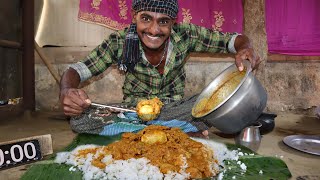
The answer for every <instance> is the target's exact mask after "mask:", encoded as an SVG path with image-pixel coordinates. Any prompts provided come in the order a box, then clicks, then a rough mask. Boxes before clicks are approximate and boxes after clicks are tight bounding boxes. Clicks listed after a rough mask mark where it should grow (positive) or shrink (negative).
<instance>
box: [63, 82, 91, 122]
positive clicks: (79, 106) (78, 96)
mask: <svg viewBox="0 0 320 180" xmlns="http://www.w3.org/2000/svg"><path fill="white" fill-rule="evenodd" d="M60 101H61V104H62V107H63V111H64V114H65V115H67V116H77V115H80V114H81V113H82V112H83V111H84V110H85V109H86V108H88V107H89V106H90V104H91V101H90V99H89V97H88V95H87V94H86V93H85V92H84V91H83V90H82V89H76V88H65V89H62V90H61V92H60Z"/></svg>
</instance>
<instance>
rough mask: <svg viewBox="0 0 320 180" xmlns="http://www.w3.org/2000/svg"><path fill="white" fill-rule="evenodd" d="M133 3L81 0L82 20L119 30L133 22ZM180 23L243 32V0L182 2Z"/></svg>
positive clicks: (80, 11)
mask: <svg viewBox="0 0 320 180" xmlns="http://www.w3.org/2000/svg"><path fill="white" fill-rule="evenodd" d="M131 1H132V0H80V8H79V14H78V18H79V19H80V20H83V21H87V22H92V23H96V24H100V25H103V26H106V27H108V28H111V29H114V30H119V29H123V28H125V27H128V26H129V24H130V23H131ZM178 22H180V23H181V22H184V23H193V24H197V25H199V26H204V27H207V28H210V29H214V30H218V31H223V32H238V33H241V32H242V27H243V6H242V0H179V14H178Z"/></svg>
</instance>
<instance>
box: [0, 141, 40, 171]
mask: <svg viewBox="0 0 320 180" xmlns="http://www.w3.org/2000/svg"><path fill="white" fill-rule="evenodd" d="M40 159H42V155H41V151H40V144H39V141H38V140H29V141H21V142H16V143H11V144H4V145H0V169H4V168H9V167H13V166H18V165H21V164H25V163H29V162H32V161H37V160H40Z"/></svg>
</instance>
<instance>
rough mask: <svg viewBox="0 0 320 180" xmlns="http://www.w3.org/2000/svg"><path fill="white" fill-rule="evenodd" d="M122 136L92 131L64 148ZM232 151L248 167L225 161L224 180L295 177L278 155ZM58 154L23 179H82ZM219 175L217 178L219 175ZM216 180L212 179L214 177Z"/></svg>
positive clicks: (103, 142) (108, 140)
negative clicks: (242, 167)
mask: <svg viewBox="0 0 320 180" xmlns="http://www.w3.org/2000/svg"><path fill="white" fill-rule="evenodd" d="M119 139H120V135H118V136H99V135H91V134H79V135H78V136H77V137H76V138H75V139H74V140H73V142H72V143H71V144H70V145H69V146H67V147H66V148H65V149H63V150H62V151H71V150H73V149H74V148H75V147H77V146H79V145H84V144H96V145H107V144H110V143H112V142H114V141H116V140H119ZM227 148H228V149H229V150H235V149H238V150H239V149H240V151H241V152H243V153H244V154H248V155H244V156H240V157H239V161H241V162H242V163H244V164H245V165H246V166H247V169H246V171H243V170H242V169H241V168H240V166H239V165H238V164H237V162H238V161H233V160H225V167H223V169H222V171H223V176H220V177H222V179H227V180H229V179H237V180H256V179H259V180H270V179H277V180H286V179H289V178H290V177H291V173H290V171H289V169H288V167H287V165H286V164H285V163H284V161H282V160H281V159H278V158H275V157H267V156H261V155H258V154H256V153H254V152H253V151H251V150H250V149H248V148H246V147H243V146H239V145H234V144H227ZM53 159H54V156H51V157H49V158H48V160H45V161H40V162H39V163H36V164H34V165H32V166H31V167H30V168H29V169H28V170H27V171H26V173H24V174H23V176H22V177H21V179H22V180H37V179H39V180H40V179H41V180H42V179H46V180H51V179H52V180H53V179H57V178H58V179H60V180H64V179H65V180H81V179H82V172H81V171H79V170H75V171H70V170H69V169H70V168H71V167H72V166H70V165H65V164H57V163H54V161H53ZM216 178H217V177H216ZM210 179H212V178H210Z"/></svg>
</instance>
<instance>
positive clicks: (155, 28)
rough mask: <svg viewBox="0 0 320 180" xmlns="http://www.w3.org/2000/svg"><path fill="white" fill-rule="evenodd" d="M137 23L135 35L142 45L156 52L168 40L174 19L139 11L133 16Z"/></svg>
mask: <svg viewBox="0 0 320 180" xmlns="http://www.w3.org/2000/svg"><path fill="white" fill-rule="evenodd" d="M133 21H134V22H135V23H137V33H138V36H139V38H140V40H141V41H142V44H143V45H144V46H145V47H146V48H149V49H152V50H156V49H158V48H159V47H161V45H163V44H164V42H165V41H166V40H167V39H168V37H169V36H170V33H171V27H172V26H173V24H174V23H175V19H172V18H170V17H169V16H167V15H165V14H161V13H155V12H150V11H141V12H139V13H137V14H135V15H134V16H133Z"/></svg>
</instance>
